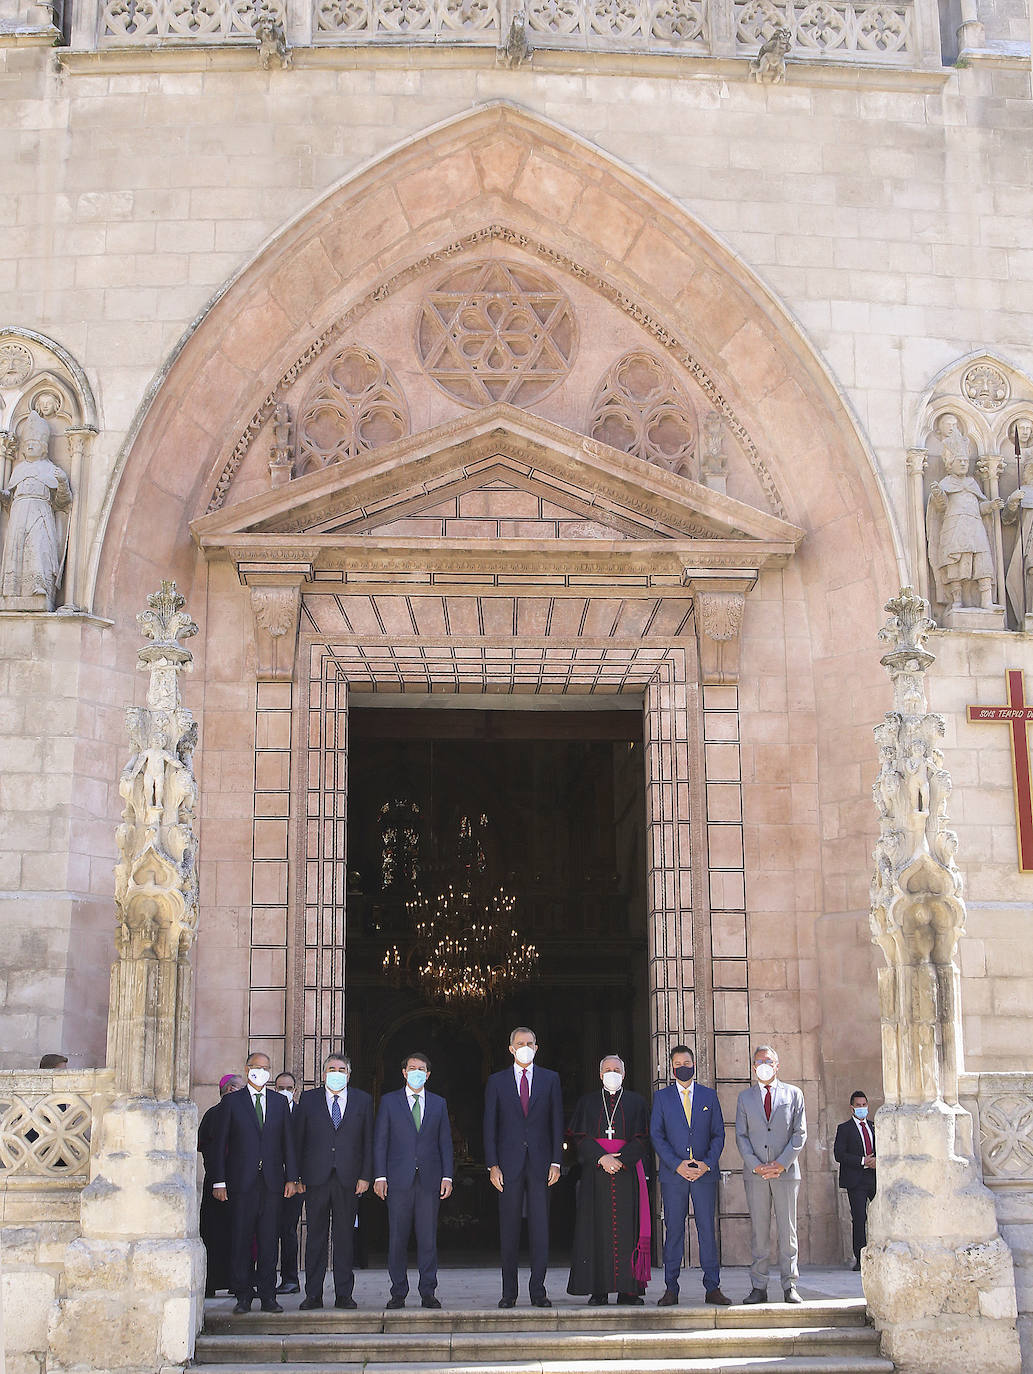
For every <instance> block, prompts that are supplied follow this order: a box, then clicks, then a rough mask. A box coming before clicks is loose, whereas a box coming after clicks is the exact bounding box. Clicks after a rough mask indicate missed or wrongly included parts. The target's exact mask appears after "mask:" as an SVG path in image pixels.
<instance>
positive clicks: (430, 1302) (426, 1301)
mask: <svg viewBox="0 0 1033 1374" xmlns="http://www.w3.org/2000/svg"><path fill="white" fill-rule="evenodd" d="M420 1306H421V1307H429V1308H431V1310H432V1311H435V1312H436V1311H437V1310H438V1308H439V1307H440V1306H441V1299H440V1298H436V1297H435V1296H434V1294H433V1293H428V1294H427V1295H426V1297H423V1298H421V1299H420Z"/></svg>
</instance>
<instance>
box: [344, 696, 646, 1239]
mask: <svg viewBox="0 0 1033 1374" xmlns="http://www.w3.org/2000/svg"><path fill="white" fill-rule="evenodd" d="M348 754H349V757H348V872H349V878H348V883H349V890H348V903H347V911H348V917H347V921H348V928H347V944H346V949H347V972H346V987H347V1005H346V1043H347V1047H348V1051H349V1053H350V1055H351V1057H352V1059H353V1061H354V1064H355V1083H356V1085H357V1086H359V1087H363V1088H369V1089H370V1090H371V1091H372V1092H373V1094H374V1098H375V1100H376V1101H379V1098H380V1096H381V1094H382V1093H383V1092H384V1091H385V1090H391V1089H393V1088H396V1087H400V1086H401V1082H402V1080H401V1059H402V1056H403V1055H405V1054H408V1053H410V1052H412V1051H413V1050H415V1049H418V1050H422V1051H424V1052H425V1053H426V1054H428V1055H429V1056H430V1058H431V1060H432V1065H433V1067H432V1074H431V1079H430V1082H429V1085H428V1086H429V1087H430V1089H431V1090H432V1091H437V1092H439V1093H441V1094H442V1095H443V1096H444V1097H445V1098H446V1099H447V1101H448V1105H449V1113H450V1117H451V1120H452V1127H453V1136H454V1143H455V1149H456V1178H455V1192H454V1195H453V1197H452V1198H451V1199H450V1200H449V1201H448V1202H447V1203H446V1204H444V1205H443V1207H442V1211H441V1222H440V1228H439V1248H440V1251H441V1256H442V1259H443V1261H444V1262H446V1263H452V1264H484V1263H494V1262H495V1260H496V1257H497V1237H498V1228H497V1206H496V1195H495V1193H494V1192H493V1191H492V1189H491V1187H490V1185H489V1183H488V1180H487V1172H486V1170H485V1167H484V1155H483V1147H482V1140H481V1121H482V1111H483V1091H484V1083H485V1081H486V1079H487V1077H488V1075H489V1073H492V1072H494V1071H495V1070H496V1069H501V1068H504V1067H506V1066H507V1065H509V1064H511V1063H512V1060H511V1059H510V1058H509V1055H508V1053H507V1048H506V1047H507V1043H508V1039H509V1032H510V1031H511V1029H512V1028H513V1027H514V1026H516V1025H528V1026H531V1027H532V1028H533V1029H534V1031H535V1032H536V1034H537V1036H538V1043H539V1046H540V1049H539V1057H540V1059H541V1062H542V1063H543V1064H545V1065H547V1066H548V1067H550V1068H554V1069H556V1070H557V1071H558V1072H559V1073H560V1075H561V1080H562V1083H563V1092H564V1105H565V1108H566V1111H567V1113H568V1115H569V1113H570V1111H571V1110H572V1108H573V1105H574V1103H575V1102H576V1100H577V1098H578V1097H579V1096H580V1095H581V1094H582V1093H583V1092H586V1091H588V1090H590V1089H592V1088H593V1087H596V1086H598V1062H599V1058H600V1056H601V1055H603V1054H606V1053H619V1054H620V1055H622V1056H623V1058H624V1059H625V1061H626V1063H627V1066H628V1081H629V1084H631V1083H634V1084H635V1085H636V1086H638V1087H640V1089H641V1088H642V1087H643V1085H646V1086H647V1085H648V1083H649V1078H650V1070H649V1005H648V991H647V951H646V895H645V875H646V855H645V825H644V811H645V798H644V789H645V777H644V765H643V756H642V736H641V715H640V713H639V712H638V711H628V710H621V711H610V710H606V711H602V710H586V711H571V710H564V711H541V710H511V709H510V710H451V709H438V708H425V709H416V710H412V709H408V708H394V709H377V708H374V707H368V708H367V707H360V708H359V709H352V710H350V711H349V741H348ZM464 824H465V826H466V827H467V829H466V831H465V832H464ZM464 833H465V835H466V839H465V840H464V838H463V836H464ZM471 844H474V845H475V846H477V847H478V848H479V852H480V854H481V856H482V858H483V882H484V889H485V890H486V891H492V892H494V891H495V890H496V889H499V888H501V889H502V890H503V891H504V893H505V896H506V900H507V902H511V903H512V905H511V908H509V909H507V911H506V915H505V924H506V929H507V933H508V930H509V929H512V930H513V931H515V932H516V942H515V943H516V945H518V946H522V945H527V944H533V945H534V946H535V948H536V950H537V955H538V959H537V965H536V966H535V968H534V972H533V975H532V976H531V977H530V979H529V980H528V981H526V982H524V983H522V984H520V985H519V986H516V987H512V988H509V989H506V988H503V989H500V990H497V991H496V993H495V994H494V995H493V996H491V997H490V998H488V999H487V1000H484V999H480V998H476V997H474V998H470V999H467V1000H453V1001H444V1000H442V998H441V996H440V994H438V995H435V990H434V989H433V988H432V987H428V986H427V983H426V981H425V980H422V979H421V978H420V977H419V976H418V975H417V973H416V969H417V967H418V960H413V959H412V958H409V959H408V967H406V961H407V955H408V954H410V953H411V950H412V948H413V942H414V926H415V924H416V922H417V919H418V917H419V913H420V912H421V911H422V912H423V913H424V914H425V913H426V912H427V910H428V909H433V908H434V902H435V899H436V896H437V894H438V893H440V892H441V891H443V890H445V889H447V887H448V885H449V884H450V883H454V881H455V875H456V873H457V871H459V868H460V865H461V862H462V859H463V856H464V855H465V856H466V857H467V858H468V857H469V854H470V852H471V851H470V845H471ZM464 845H465V848H464ZM414 893H416V894H417V900H416V904H415V905H414ZM421 899H422V901H423V905H422V906H420V905H419V901H420V900H421ZM393 951H398V953H397V955H396V956H394V962H393V963H392V952H393ZM385 958H387V966H385ZM572 1166H573V1159H572V1158H571V1157H570V1155H569V1154H568V1153H567V1152H565V1154H564V1176H563V1179H562V1180H561V1182H560V1183H559V1184H557V1185H556V1188H555V1189H554V1192H553V1196H552V1223H551V1225H552V1233H553V1255H552V1258H553V1259H554V1260H559V1259H561V1258H562V1257H563V1255H564V1254H565V1253H566V1251H567V1247H568V1245H569V1238H570V1236H571V1234H572V1230H573V1209H574V1187H575V1183H576V1174H577V1170H576V1168H574V1167H572ZM385 1211H386V1209H385V1208H384V1207H383V1206H382V1204H380V1203H379V1202H378V1201H377V1199H375V1198H372V1199H368V1200H366V1201H365V1203H364V1206H363V1208H362V1213H363V1218H362V1226H363V1230H364V1232H365V1237H366V1240H367V1243H368V1248H369V1250H370V1253H371V1256H372V1258H373V1260H374V1262H378V1261H379V1259H380V1257H381V1255H382V1254H383V1252H384V1250H385V1249H386V1215H385Z"/></svg>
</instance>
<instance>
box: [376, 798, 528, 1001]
mask: <svg viewBox="0 0 1033 1374" xmlns="http://www.w3.org/2000/svg"><path fill="white" fill-rule="evenodd" d="M487 826H488V818H487V816H486V815H483V814H482V815H481V816H480V817H479V819H478V822H477V824H476V826H475V825H474V823H473V822H471V820H470V818H469V817H468V816H463V817H462V818H461V820H460V824H459V845H458V860H459V863H458V869H459V872H458V874H457V876H456V878H455V879H454V880H453V881H449V882H448V883H447V885H444V886H442V888H441V890H440V891H438V892H437V893H436V894H435V895H434V896H433V897H431V896H428V895H427V894H426V893H425V892H423V891H422V890H419V889H417V891H416V892H415V893H414V894H413V895H412V897H410V898H409V899H408V900H407V901H406V904H405V912H406V926H407V928H408V930H409V931H410V932H411V936H410V939H409V941H408V942H406V946H407V947H404V948H400V947H399V945H397V944H393V945H391V946H389V947H388V949H387V950H386V951H385V953H384V959H383V967H384V972H385V973H386V974H387V975H388V977H389V978H390V979H391V980H392V981H393V982H394V983H396V984H397V985H401V984H408V985H410V986H413V987H416V988H418V989H419V990H420V991H421V992H422V993H423V994H424V995H425V996H426V997H428V998H429V999H430V1000H432V1001H435V1002H444V1003H445V1004H446V1005H457V1004H460V1003H464V1002H466V1003H482V1004H487V1003H488V1002H491V1001H493V1000H495V999H497V998H500V997H502V996H505V995H506V994H507V993H508V992H509V991H511V990H512V989H513V988H515V987H517V986H519V985H521V984H523V983H527V982H529V981H530V979H531V978H532V977H533V976H534V973H535V970H536V968H537V967H538V950H537V948H536V947H535V946H534V945H533V944H529V943H527V942H526V941H524V940H522V939H521V937H520V934H519V932H518V931H517V930H516V928H515V926H514V924H513V919H512V917H513V912H514V910H515V908H516V905H517V899H516V895H515V894H514V893H512V892H509V891H508V890H507V889H506V888H505V886H504V885H503V884H501V883H498V884H493V883H492V882H491V880H490V878H489V876H488V873H487V863H486V860H485V856H484V850H483V847H482V845H481V843H480V838H479V834H478V832H481V833H483V832H484V831H485V830H486V829H487Z"/></svg>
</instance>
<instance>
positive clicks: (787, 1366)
mask: <svg viewBox="0 0 1033 1374" xmlns="http://www.w3.org/2000/svg"><path fill="white" fill-rule="evenodd" d="M256 1367H258V1366H256V1365H255V1364H254V1363H253V1362H251V1361H248V1362H246V1363H244V1364H239V1363H238V1364H230V1363H225V1364H223V1363H220V1364H219V1366H218V1368H219V1374H254V1371H255V1369H256ZM276 1369H277V1370H278V1374H893V1365H892V1363H891V1362H890V1361H889V1360H884V1359H883V1358H882V1357H881V1356H880V1355H861V1354H850V1355H816V1356H812V1355H802V1356H794V1355H785V1356H775V1357H774V1358H772V1357H771V1356H763V1355H762V1356H759V1357H753V1356H742V1357H737V1356H721V1357H719V1358H717V1359H708V1358H702V1359H691V1358H690V1359H670V1360H668V1359H664V1360H644V1361H640V1360H606V1361H600V1362H594V1363H591V1364H584V1363H581V1362H579V1361H577V1360H549V1361H545V1362H541V1361H537V1360H526V1359H525V1360H521V1361H520V1362H519V1363H518V1364H499V1363H497V1362H496V1363H492V1364H476V1365H459V1364H455V1363H449V1364H377V1363H370V1364H364V1365H363V1364H343V1363H341V1362H340V1361H335V1362H333V1363H331V1364H327V1363H325V1362H324V1363H318V1362H304V1363H297V1362H294V1363H291V1362H288V1363H286V1364H278V1365H276Z"/></svg>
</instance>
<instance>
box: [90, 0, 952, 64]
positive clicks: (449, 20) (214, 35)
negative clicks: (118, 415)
mask: <svg viewBox="0 0 1033 1374" xmlns="http://www.w3.org/2000/svg"><path fill="white" fill-rule="evenodd" d="M263 18H264V20H265V21H266V22H269V21H271V22H273V23H274V24H275V25H276V26H277V28H278V30H279V32H280V33H282V35H283V39H284V42H285V45H286V47H287V49H288V50H291V51H294V50H298V49H301V50H304V49H305V48H334V47H356V46H368V45H383V46H386V47H390V46H392V45H399V44H405V45H412V44H417V45H422V44H435V45H438V46H441V45H443V44H448V45H450V46H453V45H455V46H459V47H474V48H476V47H482V48H491V49H496V48H497V49H503V48H504V47H505V45H506V43H507V40H508V39H509V38H510V36H511V32H512V25H513V22H514V19H515V18H517V19H518V22H519V23H520V24H522V26H523V29H522V34H521V37H520V44H521V45H523V44H524V43H525V42H526V44H527V45H528V46H527V48H526V50H524V51H525V56H529V55H530V53H531V52H534V51H540V52H544V51H563V50H568V51H569V50H576V51H583V52H598V53H612V54H652V55H659V56H671V55H680V56H686V57H697V58H707V57H711V58H713V57H723V58H736V57H738V58H741V59H749V58H752V57H754V56H755V55H756V54H757V52H758V50H759V48H760V46H761V45H762V44H763V43H764V42H765V41H766V40H767V39H769V38H770V37H771V35H772V34H773V33H774V32H775V31H776V29H780V28H784V29H786V30H788V32H789V34H790V35H791V40H792V41H791V44H790V48H789V61H790V63H793V62H795V61H801V60H804V61H807V62H809V63H818V64H826V65H837V64H840V63H844V62H847V63H853V64H858V63H860V64H864V65H877V66H883V67H885V66H897V67H904V68H918V67H925V68H928V67H934V66H939V65H940V57H939V37H938V30H937V25H936V8H935V5H934V4H933V3H932V0H782V3H777V2H776V0H523V2H522V3H521V0H83V3H82V4H81V5H80V7H79V8H78V10H77V22H76V30H75V34H74V35H73V47H78V48H80V49H83V48H85V49H90V48H99V49H105V50H118V49H123V50H124V49H131V48H138V47H155V46H158V47H184V46H238V47H240V46H250V45H254V44H257V43H258V42H259V41H260V37H261V34H260V33H259V32H256V27H257V25H258V24H259V21H260V20H262V19H263Z"/></svg>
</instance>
